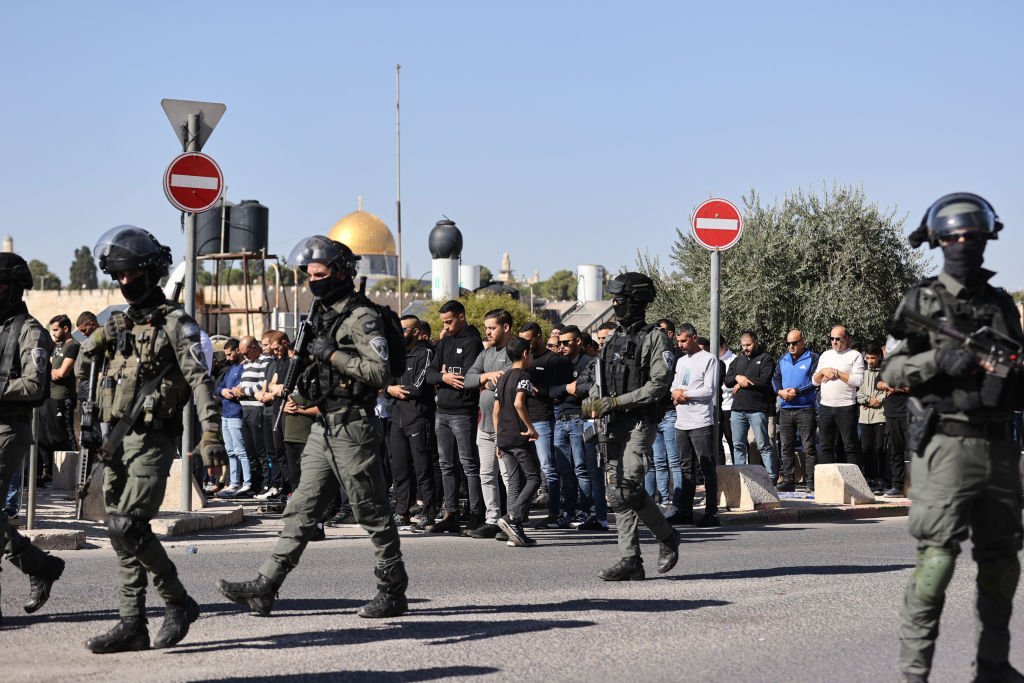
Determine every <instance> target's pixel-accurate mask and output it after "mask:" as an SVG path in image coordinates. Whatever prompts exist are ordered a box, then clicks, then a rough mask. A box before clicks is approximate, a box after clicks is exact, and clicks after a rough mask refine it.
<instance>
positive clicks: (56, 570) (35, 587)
mask: <svg viewBox="0 0 1024 683" xmlns="http://www.w3.org/2000/svg"><path fill="white" fill-rule="evenodd" d="M47 558H48V562H47V564H48V565H49V566H48V567H47V569H46V575H45V576H29V577H28V584H29V598H28V602H27V603H25V611H26V612H28V613H29V614H32V613H33V612H35V611H36V610H38V609H39V608H40V607H42V606H43V605H45V604H46V601H47V600H49V599H50V589H51V588H52V587H53V584H54V583H55V582H56V581H57V579H59V578H60V575H61V574H63V573H64V560H62V559H60V558H59V557H56V556H55V555H48V556H47Z"/></svg>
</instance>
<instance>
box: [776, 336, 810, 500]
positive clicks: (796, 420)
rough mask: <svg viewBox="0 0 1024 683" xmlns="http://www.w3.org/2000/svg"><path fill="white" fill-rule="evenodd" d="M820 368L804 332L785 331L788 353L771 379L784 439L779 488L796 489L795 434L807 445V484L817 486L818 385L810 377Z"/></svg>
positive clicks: (805, 465)
mask: <svg viewBox="0 0 1024 683" xmlns="http://www.w3.org/2000/svg"><path fill="white" fill-rule="evenodd" d="M817 370H818V354H817V353H815V352H814V351H811V350H810V349H808V348H807V345H806V343H805V342H804V335H803V333H802V332H801V331H800V330H797V329H793V330H790V331H789V333H788V334H786V353H784V354H782V357H781V358H779V363H778V365H777V366H776V368H775V375H774V377H773V378H772V389H774V390H775V393H776V395H778V397H779V399H780V401H781V403H780V404H779V437H780V439H781V441H782V483H781V484H779V487H778V489H779V491H795V490H796V482H795V480H794V478H795V477H794V472H795V470H796V435H797V431H798V430H799V432H800V440H801V442H802V443H803V447H804V472H805V479H806V481H807V485H808V487H810V488H811V489H813V488H814V465H815V463H817V461H818V458H817V451H816V446H815V443H814V432H815V431H816V430H817V424H816V420H817V417H816V415H817V414H816V412H815V408H814V399H815V398H816V397H817V395H818V388H817V387H816V386H814V382H812V381H811V378H812V377H814V373H815V372H817Z"/></svg>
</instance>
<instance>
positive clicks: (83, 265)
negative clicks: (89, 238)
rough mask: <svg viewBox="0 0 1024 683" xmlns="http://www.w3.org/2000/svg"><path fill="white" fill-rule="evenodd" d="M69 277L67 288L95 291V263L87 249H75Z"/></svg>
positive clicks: (84, 247) (85, 247)
mask: <svg viewBox="0 0 1024 683" xmlns="http://www.w3.org/2000/svg"><path fill="white" fill-rule="evenodd" d="M70 275H71V277H70V278H68V280H69V285H68V286H69V287H70V288H71V289H96V288H97V287H98V286H99V285H98V282H97V279H96V261H95V260H94V259H93V257H92V252H91V251H90V250H89V247H87V246H85V245H82V246H81V247H79V248H78V249H75V260H74V261H72V262H71V273H70Z"/></svg>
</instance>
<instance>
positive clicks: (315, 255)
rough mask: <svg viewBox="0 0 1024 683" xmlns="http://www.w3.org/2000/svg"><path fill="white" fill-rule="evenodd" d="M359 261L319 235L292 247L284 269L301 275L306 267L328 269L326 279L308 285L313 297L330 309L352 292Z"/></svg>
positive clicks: (347, 250) (345, 250) (348, 250)
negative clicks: (329, 273)
mask: <svg viewBox="0 0 1024 683" xmlns="http://www.w3.org/2000/svg"><path fill="white" fill-rule="evenodd" d="M359 259H360V257H359V256H356V255H355V254H353V253H352V250H351V249H349V248H348V247H347V246H345V245H344V244H342V243H341V242H337V241H335V240H332V239H330V238H329V237H324V236H323V235H313V236H311V237H306V238H305V239H302V240H300V241H299V243H298V244H296V245H295V248H294V249H292V253H291V254H290V255H289V256H288V265H290V266H292V267H293V268H298V269H299V270H301V271H303V272H308V271H307V268H308V266H309V264H310V263H321V264H323V265H325V266H327V267H328V268H330V269H331V276H330V277H326V278H322V279H320V280H310V282H309V290H310V291H311V292H312V293H313V296H315V297H316V298H317V299H320V300H321V301H322V302H323V303H325V304H328V305H330V304H332V303H334V302H335V301H337V300H339V299H341V298H342V297H344V296H347V295H348V294H350V293H351V292H352V291H353V290H354V289H355V277H356V272H357V271H358V268H359Z"/></svg>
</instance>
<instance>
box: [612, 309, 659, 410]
mask: <svg viewBox="0 0 1024 683" xmlns="http://www.w3.org/2000/svg"><path fill="white" fill-rule="evenodd" d="M651 327H652V326H651V325H645V326H644V327H642V328H641V329H640V330H639V331H636V332H633V333H626V334H621V333H616V334H613V335H611V336H610V337H609V338H608V340H607V342H606V343H605V345H604V348H603V349H602V350H601V359H600V362H601V364H602V365H603V366H604V367H603V370H604V376H605V377H606V378H607V382H608V389H607V391H608V395H609V396H622V395H623V394H627V393H629V392H631V391H636V390H637V389H639V388H640V387H642V386H643V385H645V384H647V382H648V380H650V373H649V368H648V366H647V364H646V363H644V362H643V358H642V354H641V353H640V346H641V344H642V343H643V340H644V337H646V336H647V333H648V332H650V330H651Z"/></svg>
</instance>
